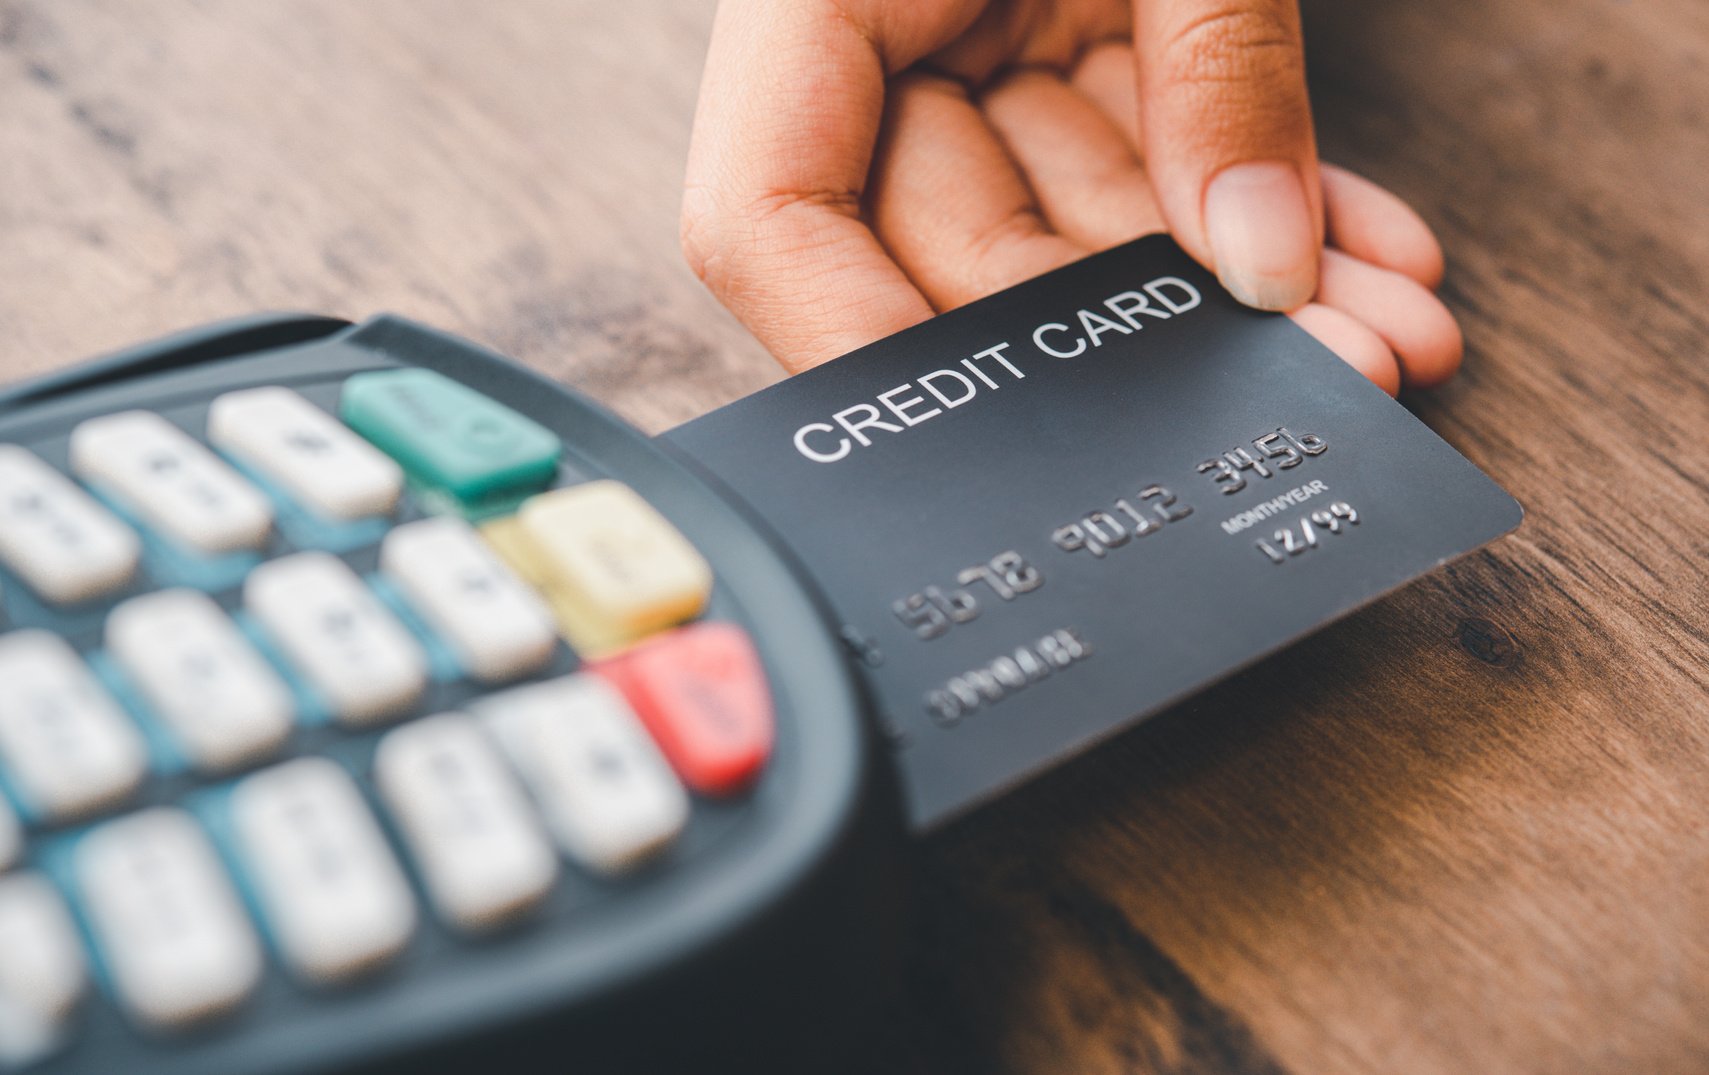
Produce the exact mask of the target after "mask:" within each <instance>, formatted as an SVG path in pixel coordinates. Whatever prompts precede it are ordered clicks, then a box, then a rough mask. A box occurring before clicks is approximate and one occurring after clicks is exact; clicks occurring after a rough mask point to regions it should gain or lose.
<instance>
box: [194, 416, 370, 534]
mask: <svg viewBox="0 0 1709 1075" xmlns="http://www.w3.org/2000/svg"><path fill="white" fill-rule="evenodd" d="M208 439H209V440H210V441H212V442H213V443H214V444H215V445H217V446H219V447H220V448H221V449H223V450H224V451H226V452H228V453H229V454H231V455H233V456H235V457H237V458H238V459H241V460H242V461H243V462H244V463H246V464H248V465H249V466H251V467H253V468H255V469H256V470H258V471H260V472H261V473H263V474H265V475H266V476H267V477H269V478H271V479H272V480H273V481H275V482H277V483H279V485H281V486H283V487H284V488H285V490H286V491H287V492H289V493H290V494H291V496H293V497H294V498H296V500H297V501H298V502H299V503H302V504H306V505H307V506H308V507H309V508H310V509H311V510H313V511H314V512H316V513H317V514H319V515H321V516H323V517H325V518H329V519H343V520H350V519H360V518H363V517H364V516H370V515H388V514H390V513H391V511H392V509H393V508H395V507H396V506H397V502H398V494H399V493H401V492H402V491H403V470H402V469H401V468H400V467H399V466H398V465H397V464H396V463H394V462H392V461H391V460H390V459H388V458H387V457H386V456H385V455H383V454H381V453H380V452H379V450H377V449H376V448H374V446H373V445H371V444H369V443H368V442H367V441H365V440H363V439H362V438H361V437H358V436H357V435H356V434H355V433H352V432H351V431H350V430H349V429H348V428H347V427H346V426H345V425H344V424H343V423H342V422H339V421H338V420H337V419H335V418H333V417H332V415H330V414H328V413H326V412H325V411H323V410H321V409H320V408H319V407H316V406H315V405H314V404H313V403H310V402H309V401H308V400H306V399H304V398H303V397H302V396H300V395H298V394H297V393H295V392H293V391H291V390H290V389H289V388H279V387H274V386H270V387H266V388H250V389H245V390H244V391H241V392H228V393H226V394H225V395H223V396H221V397H219V398H218V399H216V400H214V402H213V406H212V407H210V408H209V409H208Z"/></svg>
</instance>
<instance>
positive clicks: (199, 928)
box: [76, 807, 262, 1030]
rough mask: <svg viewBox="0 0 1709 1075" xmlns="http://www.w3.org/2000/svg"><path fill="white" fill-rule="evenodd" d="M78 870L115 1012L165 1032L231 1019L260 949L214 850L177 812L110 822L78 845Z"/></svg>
mask: <svg viewBox="0 0 1709 1075" xmlns="http://www.w3.org/2000/svg"><path fill="white" fill-rule="evenodd" d="M76 869H77V880H78V888H79V890H80V894H81V897H82V903H83V906H84V908H85V910H86V911H87V913H88V918H89V923H90V926H91V928H92V930H93V932H94V935H95V938H96V941H97V943H98V944H99V946H100V950H101V953H102V955H103V957H104V959H105V963H106V967H107V970H108V972H109V973H110V974H111V976H112V982H113V989H114V992H115V993H116V994H117V997H118V1000H119V1002H120V1004H122V1005H123V1006H124V1008H125V1010H126V1011H128V1012H129V1013H130V1014H131V1015H132V1017H133V1018H135V1019H136V1020H137V1021H138V1022H139V1023H141V1024H143V1025H144V1026H146V1027H151V1028H155V1029H160V1030H172V1029H177V1028H179V1027H183V1026H186V1025H189V1024H191V1023H196V1022H200V1021H202V1020H205V1019H207V1018H210V1017H212V1016H216V1015H219V1014H221V1013H223V1012H225V1011H228V1010H230V1009H231V1008H233V1007H235V1006H236V1005H237V1004H239V1003H240V1002H242V1001H243V1000H244V998H246V997H247V996H249V994H250V993H251V992H252V991H253V990H254V989H255V986H256V983H258V982H259V981H260V979H261V966H262V963H261V947H260V943H259V942H258V941H257V940H256V937H255V931H254V930H253V929H251V928H250V925H249V920H248V918H247V917H246V916H245V915H244V912H243V907H242V905H241V904H240V903H239V902H238V898H237V892H236V891H235V890H234V889H233V888H232V885H231V882H230V880H229V879H227V877H226V873H225V868H224V867H223V866H222V865H221V864H220V861H219V857H218V856H217V855H216V854H215V852H214V849H213V845H212V844H210V843H209V842H208V838H207V837H206V836H204V835H203V834H202V830H201V829H200V828H198V827H197V825H196V822H195V821H194V820H193V819H192V818H191V817H190V815H189V814H186V813H185V812H183V811H182V810H178V809H176V808H172V807H158V808H156V809H153V810H147V811H144V812H142V813H140V814H133V815H132V816H130V817H127V818H124V819H122V820H120V821H111V822H108V823H107V824H105V825H102V826H100V827H99V828H97V829H95V830H94V831H92V832H91V833H90V834H89V835H88V836H86V837H84V838H83V840H82V841H81V842H80V843H79V844H78V845H77V852H76Z"/></svg>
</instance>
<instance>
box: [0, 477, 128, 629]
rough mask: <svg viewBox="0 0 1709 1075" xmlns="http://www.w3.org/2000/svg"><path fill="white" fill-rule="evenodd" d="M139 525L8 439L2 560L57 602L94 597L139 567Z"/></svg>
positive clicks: (0, 511)
mask: <svg viewBox="0 0 1709 1075" xmlns="http://www.w3.org/2000/svg"><path fill="white" fill-rule="evenodd" d="M140 552H141V542H139V541H138V540H137V536H136V532H135V531H133V530H132V529H131V528H130V527H128V526H126V525H125V524H124V523H122V522H120V521H119V518H118V516H116V515H114V514H113V513H112V512H110V511H108V510H107V509H106V508H104V507H102V506H101V505H100V504H99V503H98V502H97V501H96V500H95V498H94V497H92V496H90V495H89V494H88V493H85V492H84V491H83V490H82V489H79V488H78V487H77V485H76V483H74V482H73V481H72V480H71V479H70V478H67V477H66V476H65V475H63V474H61V473H60V472H59V471H57V470H55V469H53V468H52V467H50V466H48V465H47V464H46V463H44V462H42V461H41V460H40V459H37V458H36V457H35V456H34V455H32V454H30V453H29V452H28V451H26V450H24V449H23V448H20V447H18V446H17V445H15V444H0V559H4V560H5V561H6V564H7V565H8V566H9V567H11V568H12V570H14V571H16V572H17V573H18V574H19V575H21V576H23V579H24V581H25V582H27V583H29V584H30V588H31V589H33V590H35V591H36V593H38V594H40V595H41V596H42V597H43V598H45V599H47V600H49V601H52V602H54V603H55V604H69V603H71V602H73V601H86V600H88V599H89V598H92V597H99V596H101V595H102V594H104V593H107V592H109V591H111V590H115V589H117V588H118V587H120V586H123V585H124V584H125V583H127V582H129V581H130V580H131V577H132V576H133V575H135V574H136V564H137V557H138V555H139V554H140Z"/></svg>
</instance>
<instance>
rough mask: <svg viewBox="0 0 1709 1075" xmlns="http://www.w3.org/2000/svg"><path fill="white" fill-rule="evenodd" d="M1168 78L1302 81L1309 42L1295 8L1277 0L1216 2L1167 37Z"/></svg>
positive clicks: (1181, 81) (1290, 85)
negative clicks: (1301, 31) (1301, 32)
mask: <svg viewBox="0 0 1709 1075" xmlns="http://www.w3.org/2000/svg"><path fill="white" fill-rule="evenodd" d="M1162 60H1163V71H1162V72H1161V73H1162V74H1163V76H1164V78H1165V79H1166V80H1167V81H1168V82H1170V83H1174V84H1177V85H1183V86H1199V85H1224V84H1228V83H1252V84H1257V85H1258V86H1261V87H1273V88H1275V89H1278V90H1292V89H1295V88H1296V87H1302V86H1303V85H1304V79H1305V57H1304V45H1303V42H1302V40H1301V37H1300V30H1299V24H1298V20H1297V19H1296V18H1295V17H1294V15H1293V14H1292V8H1291V7H1290V6H1289V5H1286V4H1277V3H1274V2H1268V3H1263V2H1252V0H1248V2H1244V3H1230V2H1226V0H1223V2H1218V3H1213V4H1209V5H1207V6H1206V8H1205V9H1204V10H1201V11H1199V12H1198V13H1197V14H1196V15H1195V16H1194V17H1193V18H1192V19H1190V20H1188V21H1186V22H1184V23H1183V24H1182V25H1180V26H1179V27H1177V28H1175V29H1174V30H1173V31H1172V32H1171V33H1170V34H1169V36H1168V38H1167V40H1166V41H1165V42H1164V43H1163V48H1162Z"/></svg>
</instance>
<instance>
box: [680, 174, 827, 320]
mask: <svg viewBox="0 0 1709 1075" xmlns="http://www.w3.org/2000/svg"><path fill="white" fill-rule="evenodd" d="M859 214H860V195H859V193H858V192H854V191H832V190H768V191H763V192H760V193H758V194H754V195H751V196H749V197H746V198H743V199H741V200H740V201H739V202H737V203H735V204H734V205H732V204H731V203H730V202H729V201H728V200H726V199H725V198H722V197H718V196H717V195H716V194H715V193H714V192H712V191H709V190H707V189H705V188H690V189H689V190H688V191H687V193H686V194H685V196H684V198H683V210H682V217H681V223H680V228H679V240H680V243H681V246H682V252H683V258H684V260H686V261H687V262H688V266H689V268H690V269H691V270H693V272H694V274H695V275H696V276H697V277H699V278H700V280H701V282H702V283H704V284H705V285H706V286H707V287H708V288H710V289H711V290H712V291H713V292H714V293H715V294H718V295H720V296H723V297H729V296H730V295H732V293H733V292H735V291H736V290H738V289H740V288H741V286H742V278H743V276H744V274H745V273H746V274H747V275H751V271H750V270H751V269H752V268H755V267H757V266H756V265H755V263H756V262H758V263H770V264H775V263H777V262H778V261H784V262H787V261H790V260H792V259H794V258H796V257H798V256H800V255H802V254H804V253H808V252H810V251H812V250H814V249H816V248H817V247H819V246H822V245H823V244H824V243H826V242H827V241H829V239H830V238H831V236H830V235H829V234H828V232H829V228H828V225H829V224H830V223H831V221H833V220H834V219H835V218H836V217H839V216H847V217H858V216H859Z"/></svg>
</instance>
